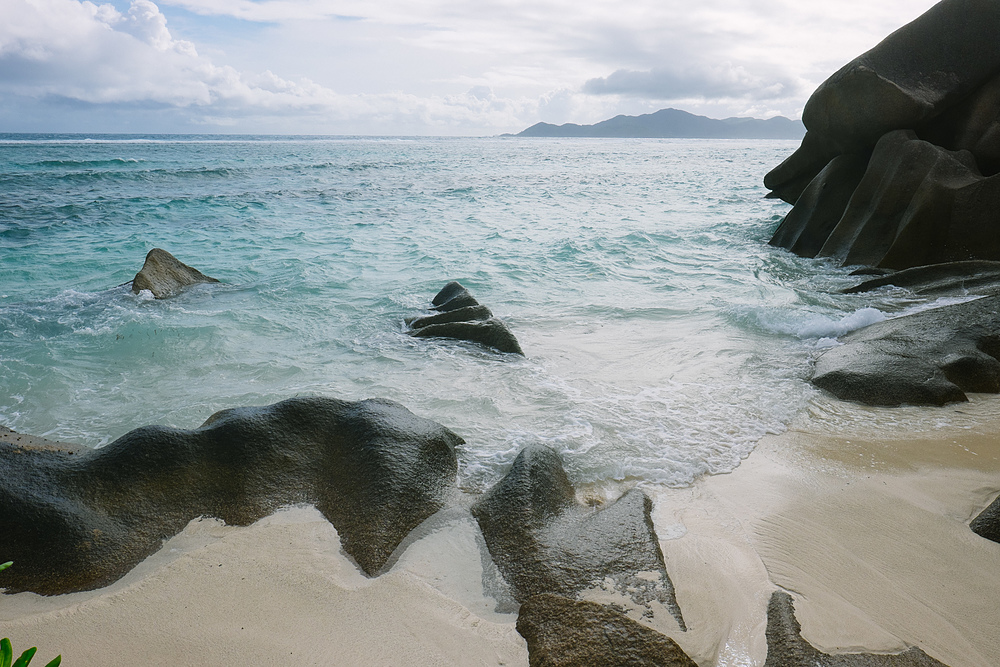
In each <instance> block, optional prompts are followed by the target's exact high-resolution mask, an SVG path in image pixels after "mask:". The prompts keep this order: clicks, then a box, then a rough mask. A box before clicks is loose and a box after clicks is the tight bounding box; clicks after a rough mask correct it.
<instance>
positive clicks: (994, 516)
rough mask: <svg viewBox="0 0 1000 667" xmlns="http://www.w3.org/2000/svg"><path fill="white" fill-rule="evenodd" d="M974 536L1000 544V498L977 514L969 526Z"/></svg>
mask: <svg viewBox="0 0 1000 667" xmlns="http://www.w3.org/2000/svg"><path fill="white" fill-rule="evenodd" d="M969 528H971V529H972V532H974V533H975V534H976V535H979V536H980V537H985V538H986V539H988V540H993V541H994V542H1000V497H998V498H997V499H996V500H994V501H993V502H992V503H990V505H989V507H987V508H986V509H984V510H983V511H982V512H980V513H979V516H977V517H976V518H975V519H973V520H972V523H970V524H969Z"/></svg>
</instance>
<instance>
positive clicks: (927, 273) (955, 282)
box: [844, 260, 1000, 297]
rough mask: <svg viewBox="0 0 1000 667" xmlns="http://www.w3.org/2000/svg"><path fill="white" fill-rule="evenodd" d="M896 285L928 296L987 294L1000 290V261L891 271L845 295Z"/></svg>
mask: <svg viewBox="0 0 1000 667" xmlns="http://www.w3.org/2000/svg"><path fill="white" fill-rule="evenodd" d="M889 285H893V286H895V287H905V288H906V289H907V290H909V291H911V292H913V293H914V294H921V295H924V296H935V297H941V296H967V295H970V294H978V295H982V296H987V295H990V294H996V293H998V292H1000V262H991V261H982V260H980V261H977V260H971V261H965V262H945V263H942V264H932V265H929V266H915V267H913V268H911V269H904V270H902V271H894V272H890V273H888V274H887V275H883V276H879V277H877V278H871V279H869V280H866V281H864V282H862V283H859V284H857V285H855V286H854V287H849V288H848V289H846V290H844V293H845V294H858V293H860V292H870V291H871V290H874V289H878V288H880V287H887V286H889Z"/></svg>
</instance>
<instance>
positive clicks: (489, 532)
mask: <svg viewBox="0 0 1000 667" xmlns="http://www.w3.org/2000/svg"><path fill="white" fill-rule="evenodd" d="M651 510H652V501H651V500H650V499H649V497H648V496H646V494H645V493H643V492H642V491H640V490H639V489H632V490H631V491H629V492H627V493H626V494H625V495H623V496H622V497H621V498H619V499H618V500H617V501H615V502H613V503H610V504H609V505H607V506H605V507H603V508H601V509H598V510H594V509H591V508H587V507H584V506H582V505H581V504H579V503H578V502H577V501H576V496H575V493H574V490H573V487H572V485H571V484H570V482H569V479H568V478H567V476H566V472H565V470H564V469H563V466H562V460H561V459H560V457H559V455H558V454H557V453H556V452H555V451H553V450H552V449H550V448H548V447H543V446H539V445H534V446H529V447H526V448H524V449H523V450H522V451H521V453H520V454H518V456H517V458H516V459H515V460H514V464H513V466H512V467H511V469H510V472H508V473H507V475H506V476H505V477H504V478H503V479H502V480H501V481H500V482H498V483H497V484H496V485H495V486H494V487H493V488H492V489H490V490H489V491H488V492H487V493H486V494H485V495H483V497H482V498H480V499H479V500H478V501H477V502H476V503H475V504H474V505H473V507H472V514H473V516H475V517H476V520H477V521H478V522H479V527H480V529H481V530H482V532H483V537H484V538H485V539H486V545H487V547H488V548H489V551H490V555H492V557H493V560H494V562H495V563H496V565H497V568H498V569H499V570H500V572H501V574H502V575H503V577H504V579H505V580H506V581H507V583H508V584H510V586H511V587H512V589H513V594H514V598H515V599H516V600H518V601H520V602H524V601H525V600H527V599H528V598H530V597H532V596H533V595H538V594H541V593H554V594H557V595H562V596H566V597H572V596H574V595H576V594H577V593H579V592H581V591H583V590H585V589H587V588H590V587H593V586H601V585H603V584H604V583H605V582H606V580H607V579H610V580H611V581H613V582H614V585H615V589H616V590H618V591H619V592H622V593H623V594H626V595H630V596H631V597H632V599H633V600H634V601H635V602H636V603H637V604H642V605H645V606H647V607H648V606H649V604H650V603H651V602H654V601H656V602H659V603H661V604H663V605H665V606H666V607H667V608H668V609H669V610H670V613H671V614H672V615H673V616H674V618H676V619H677V622H678V623H679V624H680V627H681V629H684V627H685V626H684V619H683V617H682V616H681V610H680V607H678V606H677V600H676V598H675V597H674V587H673V584H672V583H671V581H670V577H669V576H668V575H667V569H666V565H665V564H664V561H663V553H662V552H661V551H660V544H659V541H658V539H657V537H656V531H655V530H654V528H653V522H652V519H651V518H650V512H651ZM640 573H647V574H645V575H643V576H639V575H640ZM648 573H654V574H655V579H652V580H651V579H650V577H649V576H648Z"/></svg>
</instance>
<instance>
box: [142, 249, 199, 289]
mask: <svg viewBox="0 0 1000 667" xmlns="http://www.w3.org/2000/svg"><path fill="white" fill-rule="evenodd" d="M217 282H219V281H218V280H216V279H215V278H212V277H210V276H206V275H205V274H204V273H202V272H201V271H199V270H198V269H193V268H191V267H190V266H188V265H187V264H184V263H183V262H181V261H179V260H178V259H177V258H176V257H174V256H173V255H171V254H170V253H169V252H167V251H166V250H161V249H160V248H153V249H152V250H150V251H149V253H147V254H146V262H145V263H144V264H143V265H142V268H141V269H140V270H139V273H137V274H135V278H133V279H132V292H133V293H134V294H138V293H139V292H141V291H142V290H149V291H150V292H152V293H153V296H154V297H156V298H157V299H165V298H167V297H168V296H173V295H174V294H177V292H179V291H181V290H182V289H183V288H185V287H188V286H189V285H197V284H198V283H217Z"/></svg>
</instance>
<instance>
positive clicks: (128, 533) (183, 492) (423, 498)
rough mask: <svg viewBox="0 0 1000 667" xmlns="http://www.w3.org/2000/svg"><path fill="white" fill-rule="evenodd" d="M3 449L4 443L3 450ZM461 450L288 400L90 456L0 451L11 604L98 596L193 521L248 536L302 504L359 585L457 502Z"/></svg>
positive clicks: (398, 421)
mask: <svg viewBox="0 0 1000 667" xmlns="http://www.w3.org/2000/svg"><path fill="white" fill-rule="evenodd" d="M8 440H10V438H8ZM461 442H462V439H461V438H460V437H458V436H457V435H455V434H454V433H452V432H451V431H449V430H448V429H446V428H444V427H443V426H441V425H440V424H437V423H436V422H432V421H430V420H427V419H422V418H420V417H417V416H416V415H414V414H412V413H411V412H410V411H408V410H407V409H406V408H404V407H403V406H401V405H399V404H398V403H395V402H393V401H388V400H381V399H372V400H367V401H359V402H356V403H351V402H346V401H340V400H335V399H330V398H293V399H289V400H286V401H282V402H280V403H275V404H274V405H269V406H266V407H255V408H234V409H229V410H223V411H221V412H218V413H216V414H214V415H212V417H210V418H209V419H208V421H206V422H205V424H204V425H202V426H201V427H199V428H197V429H193V430H184V429H176V428H167V427H164V426H145V427H142V428H138V429H136V430H134V431H130V432H129V433H126V434H125V435H124V436H122V437H121V438H119V439H118V440H115V441H114V442H112V443H111V444H109V445H107V446H106V447H102V448H100V449H86V448H76V449H67V448H62V447H52V446H44V445H42V446H37V445H32V444H20V443H14V444H12V443H10V442H2V441H0V470H3V474H2V475H0V535H2V536H3V538H2V539H0V562H4V561H8V560H12V561H15V562H16V564H17V567H12V568H10V569H8V570H5V571H4V572H3V573H0V587H3V588H6V589H7V591H8V592H12V593H13V592H19V591H34V592H36V593H41V594H44V595H53V594H60V593H68V592H72V591H79V590H88V589H93V588H98V587H100V586H104V585H107V584H109V583H112V582H114V581H116V580H117V579H119V578H121V577H122V576H124V575H125V574H126V573H127V572H129V571H130V570H131V569H132V568H133V567H135V566H136V565H137V564H138V563H139V562H140V561H141V560H143V559H144V558H145V557H147V556H149V555H150V554H152V553H153V552H155V551H157V550H158V549H159V548H160V547H161V545H162V543H163V540H165V539H168V538H170V537H172V536H174V535H176V534H177V533H179V532H180V531H181V530H182V529H183V528H184V527H185V526H186V525H187V524H188V522H190V521H191V520H192V519H195V518H198V517H200V516H209V517H217V518H219V519H222V520H223V521H225V522H226V523H228V524H233V525H240V526H245V525H248V524H250V523H253V522H254V521H257V520H258V519H261V518H263V517H265V516H267V515H269V514H271V513H272V512H274V511H275V510H277V509H278V508H280V507H282V506H287V505H293V504H298V503H309V504H313V505H315V506H316V508H317V509H319V511H320V512H322V513H323V515H324V516H325V517H326V518H327V519H328V520H329V521H330V522H331V523H332V524H333V525H334V527H336V529H337V532H338V533H339V534H340V537H341V543H342V546H343V548H344V550H345V551H346V552H347V553H348V554H349V555H350V556H351V557H352V558H353V559H354V560H355V562H357V564H358V565H359V566H360V567H361V569H362V570H364V571H365V572H366V573H368V574H369V575H375V574H377V573H378V572H379V570H380V569H381V568H382V567H383V566H384V565H385V564H386V562H387V561H388V560H389V557H390V556H391V555H392V553H393V551H394V550H395V549H396V547H397V546H398V545H399V544H400V542H402V541H403V538H404V537H406V536H407V535H408V534H409V533H410V531H411V530H412V529H413V528H415V527H416V526H417V525H418V524H419V523H421V522H422V521H423V520H424V519H426V518H427V517H429V516H430V515H432V514H434V513H435V512H437V511H438V510H439V509H440V508H441V507H442V506H443V505H444V503H445V501H446V500H447V499H448V497H449V496H450V494H451V493H452V492H453V491H454V489H455V476H456V471H457V465H458V464H457V459H456V457H455V451H454V448H455V446H456V445H458V444H460V443H461Z"/></svg>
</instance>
